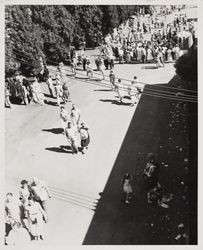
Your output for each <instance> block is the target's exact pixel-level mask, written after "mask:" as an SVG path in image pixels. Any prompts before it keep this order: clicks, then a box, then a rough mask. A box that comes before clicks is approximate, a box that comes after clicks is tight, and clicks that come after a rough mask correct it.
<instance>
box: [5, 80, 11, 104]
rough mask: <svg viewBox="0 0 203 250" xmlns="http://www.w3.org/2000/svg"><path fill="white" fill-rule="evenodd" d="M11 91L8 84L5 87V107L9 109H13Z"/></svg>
mask: <svg viewBox="0 0 203 250" xmlns="http://www.w3.org/2000/svg"><path fill="white" fill-rule="evenodd" d="M10 96H11V94H10V89H9V86H8V83H6V86H5V107H6V108H7V107H8V108H11V102H10Z"/></svg>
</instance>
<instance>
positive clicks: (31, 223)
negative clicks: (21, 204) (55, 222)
mask: <svg viewBox="0 0 203 250" xmlns="http://www.w3.org/2000/svg"><path fill="white" fill-rule="evenodd" d="M26 211H27V215H28V229H29V232H30V233H31V235H32V236H33V237H34V239H35V240H39V239H41V240H43V237H44V221H45V222H46V223H47V216H46V214H45V212H44V210H43V209H42V207H41V205H40V204H39V203H38V202H36V201H34V200H33V199H32V198H29V202H28V205H27V206H26Z"/></svg>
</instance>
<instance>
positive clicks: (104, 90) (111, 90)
mask: <svg viewBox="0 0 203 250" xmlns="http://www.w3.org/2000/svg"><path fill="white" fill-rule="evenodd" d="M94 91H101V92H103V91H104V92H106V91H112V90H111V89H95V90H94Z"/></svg>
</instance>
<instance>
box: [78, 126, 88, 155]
mask: <svg viewBox="0 0 203 250" xmlns="http://www.w3.org/2000/svg"><path fill="white" fill-rule="evenodd" d="M79 133H80V140H81V152H82V154H84V153H85V152H86V150H87V149H88V145H89V143H90V135H89V128H88V127H87V126H86V125H85V123H84V122H82V123H81V127H80V129H79Z"/></svg>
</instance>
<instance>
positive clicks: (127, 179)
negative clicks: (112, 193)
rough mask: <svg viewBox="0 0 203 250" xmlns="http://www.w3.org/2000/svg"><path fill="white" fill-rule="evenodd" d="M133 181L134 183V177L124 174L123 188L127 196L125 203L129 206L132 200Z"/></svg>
mask: <svg viewBox="0 0 203 250" xmlns="http://www.w3.org/2000/svg"><path fill="white" fill-rule="evenodd" d="M132 181H133V177H132V176H131V175H130V174H128V173H126V174H124V176H123V178H122V187H123V192H124V193H125V194H126V198H125V203H126V204H129V203H130V200H131V199H132V192H133V189H132Z"/></svg>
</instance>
